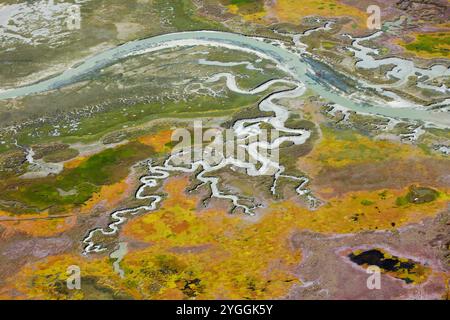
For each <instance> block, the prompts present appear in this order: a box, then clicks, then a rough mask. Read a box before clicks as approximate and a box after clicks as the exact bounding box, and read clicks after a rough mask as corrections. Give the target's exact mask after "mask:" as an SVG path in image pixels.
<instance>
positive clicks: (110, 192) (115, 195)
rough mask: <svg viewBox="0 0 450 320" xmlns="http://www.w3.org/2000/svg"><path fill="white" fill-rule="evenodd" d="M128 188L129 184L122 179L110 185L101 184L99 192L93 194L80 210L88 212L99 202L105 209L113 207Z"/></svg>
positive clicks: (125, 193) (122, 197)
mask: <svg viewBox="0 0 450 320" xmlns="http://www.w3.org/2000/svg"><path fill="white" fill-rule="evenodd" d="M129 189H130V185H129V184H128V182H127V181H126V180H122V181H120V182H118V183H115V184H112V185H107V186H103V187H101V189H100V191H99V192H97V193H95V194H93V196H92V198H91V199H89V200H88V201H87V202H86V204H84V205H83V206H82V207H81V210H80V212H81V213H90V212H92V210H93V209H94V207H95V206H97V205H99V204H100V203H101V204H103V206H104V207H105V209H111V208H114V207H115V206H116V205H117V204H118V203H119V202H120V201H122V200H123V199H124V198H125V197H126V196H127V195H128V193H129V192H128V191H129Z"/></svg>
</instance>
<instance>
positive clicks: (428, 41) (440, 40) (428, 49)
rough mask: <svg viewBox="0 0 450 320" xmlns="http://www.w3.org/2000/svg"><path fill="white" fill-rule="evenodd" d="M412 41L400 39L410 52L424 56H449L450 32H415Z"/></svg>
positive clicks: (401, 43)
mask: <svg viewBox="0 0 450 320" xmlns="http://www.w3.org/2000/svg"><path fill="white" fill-rule="evenodd" d="M414 37H415V39H414V41H412V42H409V43H405V42H403V41H400V42H399V44H400V45H402V46H403V47H404V48H405V49H406V50H407V51H408V52H411V53H414V54H415V55H417V56H419V57H423V58H448V57H449V52H450V32H439V33H423V34H415V35H414Z"/></svg>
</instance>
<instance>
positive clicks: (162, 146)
mask: <svg viewBox="0 0 450 320" xmlns="http://www.w3.org/2000/svg"><path fill="white" fill-rule="evenodd" d="M172 132H173V131H172V130H163V131H159V132H158V133H156V134H149V135H146V136H142V137H139V138H138V141H139V142H140V143H142V144H145V145H147V146H150V147H152V148H153V149H154V150H155V151H156V152H165V151H168V150H169V148H168V147H167V144H168V143H169V142H171V141H172Z"/></svg>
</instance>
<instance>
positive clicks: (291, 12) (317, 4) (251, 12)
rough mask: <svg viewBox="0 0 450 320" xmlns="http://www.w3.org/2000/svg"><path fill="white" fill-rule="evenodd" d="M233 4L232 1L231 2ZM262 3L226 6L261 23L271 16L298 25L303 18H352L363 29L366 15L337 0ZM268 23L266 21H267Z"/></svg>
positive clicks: (243, 2)
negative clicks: (263, 4)
mask: <svg viewBox="0 0 450 320" xmlns="http://www.w3.org/2000/svg"><path fill="white" fill-rule="evenodd" d="M232 2H233V1H232ZM261 2H262V1H234V3H230V5H229V6H228V8H229V10H230V12H232V13H235V14H239V15H241V16H242V17H243V18H244V19H246V20H248V21H254V22H263V21H265V20H264V17H266V16H269V15H273V16H275V17H276V18H277V19H278V20H279V21H280V22H288V23H293V24H299V23H300V22H301V20H302V19H303V18H304V17H308V16H314V15H317V16H322V17H343V16H348V17H352V18H354V19H355V20H356V21H357V24H358V26H360V27H362V28H365V27H366V25H365V21H366V20H367V14H366V13H365V12H363V11H361V10H359V9H358V8H355V7H352V6H350V5H347V4H343V3H341V2H340V1H337V0H325V1H323V0H320V1H319V0H302V1H298V0H277V1H276V2H275V3H274V4H273V5H272V4H270V5H266V6H265V7H262V6H261ZM267 21H268V20H267Z"/></svg>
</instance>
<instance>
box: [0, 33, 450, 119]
mask: <svg viewBox="0 0 450 320" xmlns="http://www.w3.org/2000/svg"><path fill="white" fill-rule="evenodd" d="M197 45H203V46H216V47H226V48H230V49H233V50H240V51H246V52H250V53H253V54H256V55H258V56H259V57H261V58H266V59H270V60H272V61H274V62H275V63H276V64H277V66H278V67H279V68H280V69H282V70H284V71H286V72H287V73H289V74H290V75H291V76H292V77H293V78H294V79H295V80H297V81H300V82H302V83H303V84H305V85H306V86H307V88H309V89H312V90H313V91H314V92H315V93H316V94H318V95H320V96H322V97H323V98H325V99H327V100H328V101H329V102H330V103H333V104H337V105H341V106H345V107H346V108H348V109H350V110H353V111H357V112H365V113H372V114H378V115H382V116H386V117H391V118H403V119H410V120H420V121H424V122H430V123H433V124H436V125H440V126H443V127H449V126H450V114H448V113H442V112H441V113H439V112H434V111H431V110H424V109H420V108H416V107H413V106H408V107H404V108H393V107H389V106H385V103H384V102H383V101H374V99H373V97H369V98H367V97H364V95H362V94H358V95H357V96H356V95H355V94H353V95H352V96H349V95H346V94H344V93H342V92H339V91H337V90H335V89H333V88H332V87H330V86H327V85H326V84H324V83H323V82H319V81H317V80H316V79H315V76H314V71H312V70H311V69H310V66H309V64H308V63H307V62H306V61H305V59H303V58H302V57H301V56H300V55H298V54H297V53H295V52H292V51H290V50H288V49H287V48H286V47H285V46H282V45H274V44H273V43H269V42H268V41H265V39H264V38H252V37H247V36H244V35H240V34H235V33H227V32H218V31H191V32H179V33H171V34H164V35H160V36H156V37H152V38H148V39H143V40H137V41H132V42H128V43H126V44H123V45H121V46H119V47H115V48H112V49H109V50H107V51H105V52H102V53H100V54H98V55H95V56H93V57H91V58H88V59H86V60H85V61H84V62H83V63H81V64H79V65H77V66H74V67H73V68H70V69H68V70H66V71H65V72H63V73H61V74H59V75H57V76H55V77H53V78H50V79H47V80H43V81H40V82H38V83H35V84H32V85H29V86H24V87H20V88H16V89H11V90H6V91H3V92H2V91H0V100H4V99H10V98H16V97H22V96H26V95H30V94H36V93H41V92H46V91H49V90H53V89H58V88H62V87H65V86H67V85H70V84H72V83H75V82H78V81H81V80H83V79H85V78H86V77H87V76H89V75H90V74H92V73H93V72H96V71H98V70H100V69H101V68H104V67H105V66H108V65H111V64H114V63H118V62H120V60H121V59H124V58H127V57H130V56H133V55H139V54H145V53H149V52H154V51H158V50H162V49H168V48H174V47H180V46H184V47H189V46H197ZM402 61H403V60H402ZM401 63H403V62H401ZM399 70H400V69H399ZM401 70H404V69H403V68H402V69H401ZM431 72H433V71H431ZM397 73H398V72H397Z"/></svg>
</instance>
